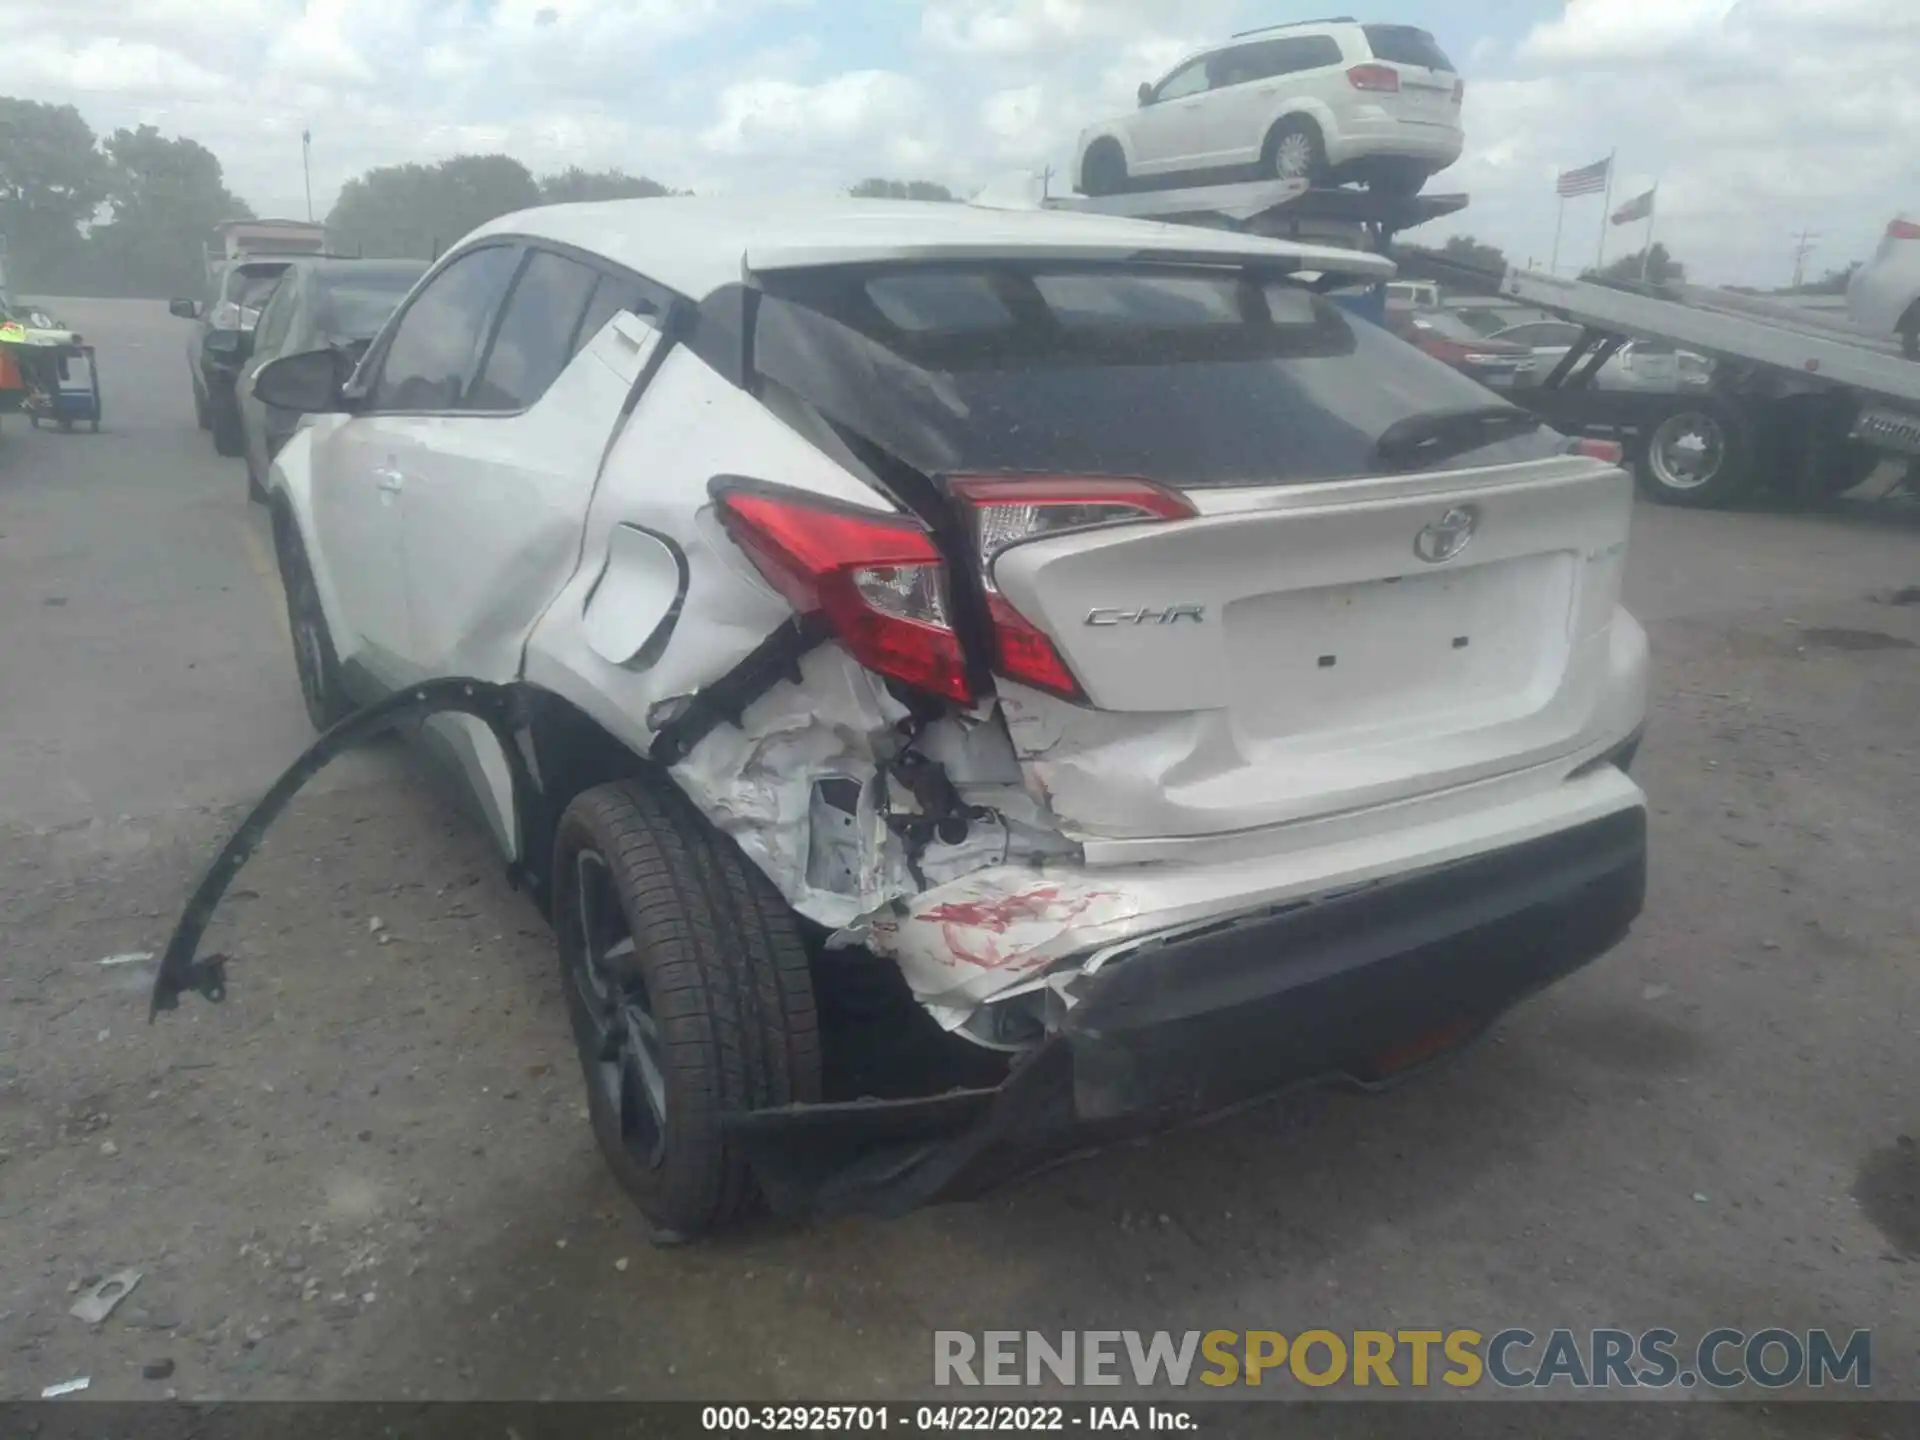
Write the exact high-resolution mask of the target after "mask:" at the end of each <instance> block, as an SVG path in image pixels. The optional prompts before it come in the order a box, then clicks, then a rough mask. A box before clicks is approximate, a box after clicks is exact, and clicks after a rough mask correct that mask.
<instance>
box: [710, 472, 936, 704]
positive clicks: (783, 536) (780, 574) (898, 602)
mask: <svg viewBox="0 0 1920 1440" xmlns="http://www.w3.org/2000/svg"><path fill="white" fill-rule="evenodd" d="M715 500H716V502H717V507H718V513H719V517H720V523H721V524H722V525H724V526H725V527H726V531H727V533H728V534H729V535H730V536H732V537H733V541H734V543H735V544H736V545H738V546H739V547H740V548H741V549H742V550H743V551H745V552H746V555H747V558H748V559H750V560H752V561H753V563H754V567H755V568H756V569H758V570H759V571H760V573H761V574H762V575H764V576H766V578H767V582H768V583H769V584H770V585H772V586H773V587H774V589H776V590H778V591H779V592H780V593H781V594H782V595H783V596H785V597H786V599H787V602H788V603H789V604H790V605H792V606H793V608H794V609H795V610H796V611H798V612H799V613H800V614H802V615H817V616H819V617H820V618H821V619H823V620H824V621H825V622H826V623H827V624H828V625H829V626H830V627H831V628H832V630H833V634H834V637H835V638H836V639H838V640H839V642H840V643H841V644H842V645H844V646H845V647H846V649H847V653H848V654H850V655H852V656H853V658H854V659H856V660H858V661H859V662H860V663H861V664H862V665H864V666H866V667H867V668H868V669H869V670H873V671H875V672H877V673H879V674H881V675H889V676H892V677H893V678H894V679H896V680H899V681H902V682H903V683H905V684H908V685H912V686H914V687H916V688H918V689H921V690H926V691H930V692H931V693H933V694H935V695H944V696H946V697H947V698H948V699H950V700H957V701H960V702H962V703H964V702H966V701H969V700H971V699H972V698H973V688H972V686H971V685H969V684H968V683H967V665H966V657H965V656H964V655H963V654H962V653H961V649H960V638H959V636H957V635H956V634H955V633H954V630H953V618H952V609H951V606H950V603H949V599H948V594H947V567H946V565H945V563H944V562H943V561H942V560H941V558H940V551H939V548H938V547H937V546H936V545H935V544H934V541H933V537H932V536H931V535H929V534H928V533H927V528H926V527H925V526H924V525H922V524H920V522H919V521H917V520H913V519H909V518H908V517H906V516H903V515H885V514H880V513H878V512H875V511H870V510H857V509H854V508H852V507H851V506H843V505H839V504H836V503H834V502H832V501H829V500H826V499H823V498H821V497H819V496H813V495H803V494H800V493H798V492H791V491H772V490H763V489H749V488H739V489H729V490H722V491H720V492H719V493H718V494H716V496H715Z"/></svg>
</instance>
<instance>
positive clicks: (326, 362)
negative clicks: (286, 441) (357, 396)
mask: <svg viewBox="0 0 1920 1440" xmlns="http://www.w3.org/2000/svg"><path fill="white" fill-rule="evenodd" d="M341 385H342V378H341V375H340V364H339V360H338V358H337V356H336V352H334V351H332V350H302V351H300V352H299V353H298V354H297V355H282V356H281V357H280V358H279V359H278V360H269V361H268V362H267V363H266V364H265V365H262V366H261V367H260V369H259V372H258V373H257V374H255V375H254V377H253V394H254V398H255V399H257V400H259V401H260V402H261V403H262V404H263V405H271V406H273V408H274V409H276V410H292V411H294V412H295V413H296V414H300V415H329V414H333V413H336V412H338V411H342V410H345V409H346V408H347V402H346V397H345V396H344V395H342V394H341Z"/></svg>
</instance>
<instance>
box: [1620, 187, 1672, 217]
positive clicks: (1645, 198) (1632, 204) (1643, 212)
mask: <svg viewBox="0 0 1920 1440" xmlns="http://www.w3.org/2000/svg"><path fill="white" fill-rule="evenodd" d="M1653 188H1654V190H1658V189H1659V188H1660V187H1659V186H1658V185H1656V186H1654V187H1653ZM1651 214H1653V190H1649V191H1647V193H1646V194H1644V195H1636V196H1634V197H1633V199H1631V200H1629V201H1627V203H1626V204H1624V205H1622V206H1621V207H1620V208H1619V209H1618V210H1616V211H1614V212H1613V223H1614V224H1616V225H1627V224H1631V223H1632V222H1633V221H1635V220H1644V219H1646V218H1647V217H1648V216H1649V215H1651Z"/></svg>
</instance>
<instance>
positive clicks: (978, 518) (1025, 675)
mask: <svg viewBox="0 0 1920 1440" xmlns="http://www.w3.org/2000/svg"><path fill="white" fill-rule="evenodd" d="M952 489H953V492H954V494H955V495H957V496H959V497H960V498H961V499H962V500H963V501H965V502H966V503H967V505H968V506H969V507H970V508H971V509H972V511H973V527H974V536H975V539H976V541H977V543H978V546H979V548H978V550H977V552H976V555H977V559H978V563H979V566H980V576H981V581H982V583H983V584H984V585H985V587H986V590H987V608H988V610H989V612H990V614H991V615H992V618H993V631H994V652H995V653H994V665H993V668H994V670H995V672H996V673H997V674H1000V675H1004V676H1005V677H1006V678H1007V679H1009V680H1018V681H1019V682H1020V683H1021V684H1023V685H1031V686H1033V687H1034V688H1035V689H1038V690H1046V691H1049V692H1051V693H1053V694H1055V695H1060V696H1063V697H1064V698H1066V699H1069V700H1080V699H1083V698H1084V696H1083V695H1082V694H1081V690H1080V685H1079V682H1078V681H1077V680H1075V679H1074V677H1073V671H1072V670H1071V669H1070V668H1069V667H1068V665H1067V663H1066V661H1065V660H1064V659H1063V658H1062V657H1061V655H1060V652H1059V651H1058V650H1057V649H1056V648H1055V647H1054V644H1053V641H1052V640H1051V639H1050V638H1048V636H1047V634H1046V633H1045V632H1044V631H1042V630H1041V629H1040V628H1039V627H1038V626H1037V625H1035V624H1034V623H1033V622H1032V621H1030V620H1028V619H1027V618H1026V616H1024V615H1022V614H1021V613H1020V612H1019V611H1018V610H1016V609H1014V607H1013V604H1012V602H1011V601H1009V600H1008V599H1007V598H1006V596H1004V595H1002V594H1001V593H1000V591H999V588H998V587H997V586H996V585H995V584H994V579H993V565H994V561H995V560H996V559H998V557H999V556H1000V554H1001V553H1002V552H1003V551H1005V550H1006V549H1007V548H1008V547H1009V546H1012V545H1017V544H1019V543H1021V542H1022V541H1025V540H1038V539H1042V538H1044V537H1046V536H1049V535H1058V534H1063V533H1065V532H1066V531H1069V530H1088V529H1095V528H1101V527H1105V526H1108V525H1125V524H1137V523H1139V522H1141V521H1144V520H1178V519H1185V518H1187V517H1188V516H1191V515H1192V514H1193V513H1194V509H1193V505H1192V503H1191V502H1190V501H1189V500H1188V499H1187V498H1186V496H1184V495H1181V494H1178V493H1176V492H1175V491H1172V490H1166V489H1162V488H1161V487H1160V486H1158V485H1155V484H1153V483H1151V482H1150V481H1146V480H1122V479H1113V478H1109V477H1105V476H1090V477H1085V478H1080V477H1059V476H1047V477H1042V476H967V477H963V478H960V479H956V480H955V481H953V482H952Z"/></svg>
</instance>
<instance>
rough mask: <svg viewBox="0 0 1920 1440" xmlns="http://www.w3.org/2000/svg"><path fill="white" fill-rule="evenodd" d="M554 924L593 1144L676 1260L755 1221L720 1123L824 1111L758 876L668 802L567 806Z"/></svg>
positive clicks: (787, 926) (765, 886)
mask: <svg viewBox="0 0 1920 1440" xmlns="http://www.w3.org/2000/svg"><path fill="white" fill-rule="evenodd" d="M553 916H554V930H555V934H556V937H557V939H558V942H559V949H560V964H561V971H562V976H563V983H564V985H565V987H566V998H567V1010H568V1015H569V1018H570V1019H571V1021H572V1024H573V1034H574V1043H575V1048H576V1049H577V1050H578V1052H579V1056H580V1067H581V1070H582V1072H583V1074H584V1076H585V1079H586V1084H587V1107H588V1113H589V1115H590V1116H591V1118H592V1122H593V1132H594V1138H595V1139H596V1140H597V1141H598V1143H599V1146H600V1151H601V1153H602V1155H603V1156H604V1157H605V1159H606V1162H607V1165H608V1167H609V1168H610V1169H611V1170H612V1171H613V1174H614V1177H615V1179H617V1180H618V1181H619V1182H620V1184H621V1186H622V1187H623V1188H624V1189H625V1190H626V1191H627V1193H628V1194H629V1195H630V1196H632V1197H633V1200H634V1202H635V1204H636V1205H638V1206H639V1208H640V1210H641V1212H642V1213H643V1214H644V1215H645V1216H646V1217H647V1219H648V1221H649V1222H650V1223H651V1224H652V1226H653V1229H654V1238H655V1240H656V1242H657V1243H661V1244H671V1243H675V1242H678V1241H682V1240H687V1239H692V1238H693V1237H695V1236H698V1235H701V1234H704V1233H706V1232H708V1231H711V1230H713V1229H716V1228H718V1227H721V1226H724V1225H726V1224H728V1223H729V1222H732V1221H736V1220H739V1219H741V1218H742V1217H744V1216H745V1215H747V1214H748V1213H750V1212H751V1211H752V1210H753V1208H754V1207H755V1204H756V1202H757V1199H758V1196H757V1192H756V1190H755V1188H754V1186H753V1182H752V1177H751V1175H750V1174H749V1172H748V1169H747V1165H746V1162H745V1160H744V1159H743V1158H742V1157H741V1155H740V1154H739V1153H738V1152H737V1151H736V1150H735V1148H734V1147H733V1145H732V1144H731V1143H730V1142H729V1140H728V1139H727V1136H726V1134H725V1131H724V1130H723V1128H722V1121H723V1119H724V1117H726V1116H727V1115H730V1114H737V1113H740V1112H742V1111H748V1110H758V1109H765V1108H768V1107H771V1106H779V1105H790V1104H799V1103H806V1102H809V1101H815V1100H818V1099H819V1097H820V1036H819V1028H818V1020H817V1015H816V1012H815V1008H814V995H813V982H812V977H811V973H810V971H809V969H808V961H807V951H806V947H805V945H804V943H803V942H802V940H801V937H800V932H799V928H798V926H797V924H796V923H795V921H794V917H793V914H792V912H791V911H790V910H788V909H787V907H786V905H785V904H784V902H782V901H781V899H780V897H779V896H778V894H776V893H775V892H774V890H773V887H772V886H771V885H770V884H769V883H768V882H767V880H766V878H765V877H764V876H763V875H761V873H760V872H759V871H758V870H757V869H755V868H754V867H753V866H752V865H750V864H749V863H748V862H747V860H746V858H745V857H744V856H742V855H741V854H740V852H739V851H738V850H737V849H735V848H734V847H733V846H732V845H731V844H729V842H728V841H727V840H726V839H725V838H724V837H723V836H721V835H719V834H717V833H716V832H715V831H714V830H713V829H712V828H711V827H710V826H708V825H707V824H706V822H705V821H704V820H702V819H701V818H700V817H699V816H698V815H697V814H695V813H694V812H693V811H692V809H691V808H690V807H689V806H688V805H687V804H686V803H685V802H684V801H682V800H681V799H680V798H679V797H678V795H677V794H673V793H670V792H668V791H667V790H666V789H665V787H664V786H662V787H660V788H655V787H654V786H651V785H649V784H647V783H645V782H643V781H639V780H626V781H619V782H617V783H614V784H611V785H602V786H599V787H597V788H595V789H592V790H588V791H586V792H585V793H584V794H582V795H580V796H578V797H577V798H576V799H575V800H574V801H573V802H572V803H571V804H570V805H568V806H567V809H566V812H565V813H564V814H563V815H562V816H561V817H560V823H559V827H558V830H557V832H556V835H555V838H554V854H553Z"/></svg>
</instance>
